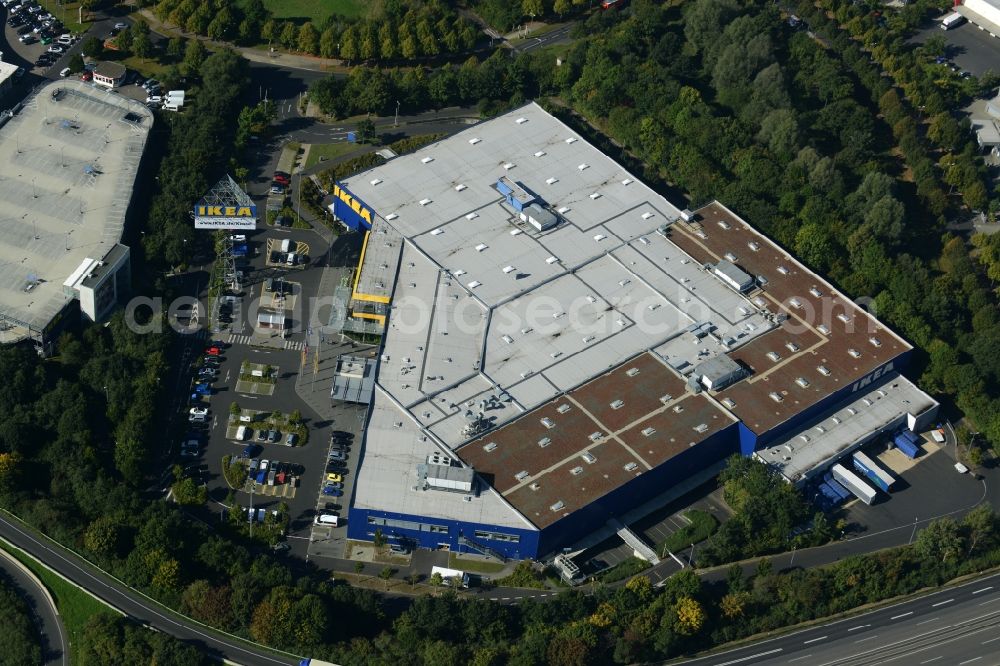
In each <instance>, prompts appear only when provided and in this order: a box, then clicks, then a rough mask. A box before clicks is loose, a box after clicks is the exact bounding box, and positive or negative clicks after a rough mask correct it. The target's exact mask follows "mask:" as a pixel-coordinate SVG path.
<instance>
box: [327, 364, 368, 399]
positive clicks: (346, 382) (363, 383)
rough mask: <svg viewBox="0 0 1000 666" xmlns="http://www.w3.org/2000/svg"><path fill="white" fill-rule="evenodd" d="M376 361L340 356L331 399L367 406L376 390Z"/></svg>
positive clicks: (331, 390)
mask: <svg viewBox="0 0 1000 666" xmlns="http://www.w3.org/2000/svg"><path fill="white" fill-rule="evenodd" d="M375 367H376V363H375V359H373V358H359V357H357V356H346V355H345V356H340V357H339V358H338V359H337V371H336V373H334V375H333V387H332V388H331V389H330V397H331V398H333V399H334V400H344V401H346V402H357V403H361V404H365V405H367V404H368V403H370V402H371V401H372V392H373V391H374V390H375Z"/></svg>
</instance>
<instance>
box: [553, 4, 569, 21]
mask: <svg viewBox="0 0 1000 666" xmlns="http://www.w3.org/2000/svg"><path fill="white" fill-rule="evenodd" d="M572 8H573V5H572V4H571V3H570V0H555V2H553V3H552V11H554V12H555V13H556V14H558V15H559V18H560V19H562V17H563V15H564V14H568V13H569V12H570V11H571V10H572Z"/></svg>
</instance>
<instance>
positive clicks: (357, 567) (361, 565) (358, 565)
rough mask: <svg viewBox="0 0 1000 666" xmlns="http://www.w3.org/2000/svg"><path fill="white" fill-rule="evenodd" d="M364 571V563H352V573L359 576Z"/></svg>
mask: <svg viewBox="0 0 1000 666" xmlns="http://www.w3.org/2000/svg"><path fill="white" fill-rule="evenodd" d="M364 570H365V563H364V562H355V563H354V573H356V574H357V575H359V576H360V575H361V572H362V571H364Z"/></svg>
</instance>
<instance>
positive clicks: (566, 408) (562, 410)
mask: <svg viewBox="0 0 1000 666" xmlns="http://www.w3.org/2000/svg"><path fill="white" fill-rule="evenodd" d="M569 409H570V408H569V405H567V404H566V403H563V404H561V405H559V406H558V407H556V411H557V412H559V413H560V414H565V413H566V412H568V411H569Z"/></svg>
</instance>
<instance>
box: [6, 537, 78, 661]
mask: <svg viewBox="0 0 1000 666" xmlns="http://www.w3.org/2000/svg"><path fill="white" fill-rule="evenodd" d="M0 572H2V574H3V576H4V577H5V578H6V579H7V580H8V581H10V582H11V583H13V588H14V590H15V591H16V592H19V593H20V594H21V596H22V597H23V598H24V600H25V602H27V604H28V607H29V608H30V609H31V613H32V615H34V620H35V626H36V627H37V628H38V633H39V634H40V635H41V645H42V664H44V665H45V666H57V665H58V666H65V665H66V664H68V663H69V642H68V641H67V640H66V630H65V629H64V628H63V623H62V619H61V618H60V617H59V611H58V610H57V609H56V604H55V601H54V600H53V599H52V595H51V594H50V593H49V591H48V590H47V589H46V588H45V586H44V585H43V584H42V581H41V580H39V579H38V577H37V576H35V574H33V573H32V572H31V570H30V569H28V568H27V567H26V566H24V565H23V564H21V562H20V561H19V560H18V559H17V558H16V557H14V556H13V555H11V554H10V553H8V552H7V551H6V550H3V549H0Z"/></svg>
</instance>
